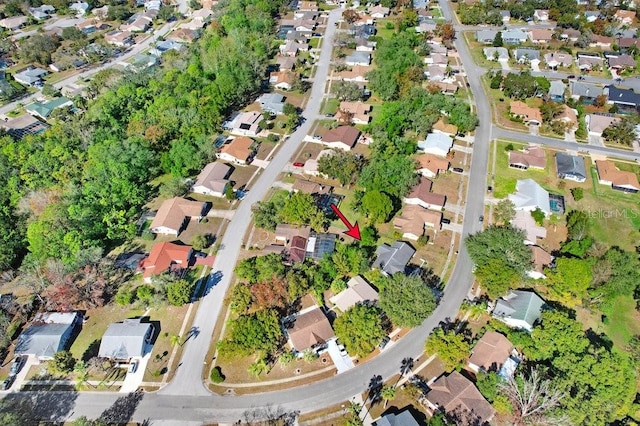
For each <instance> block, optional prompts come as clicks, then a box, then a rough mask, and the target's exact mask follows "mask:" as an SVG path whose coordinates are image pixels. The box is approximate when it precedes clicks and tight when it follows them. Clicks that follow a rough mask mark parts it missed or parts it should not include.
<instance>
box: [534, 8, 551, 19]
mask: <svg viewBox="0 0 640 426" xmlns="http://www.w3.org/2000/svg"><path fill="white" fill-rule="evenodd" d="M533 19H535V20H536V21H539V22H547V21H548V20H549V11H548V10H547V9H536V10H535V11H534V12H533Z"/></svg>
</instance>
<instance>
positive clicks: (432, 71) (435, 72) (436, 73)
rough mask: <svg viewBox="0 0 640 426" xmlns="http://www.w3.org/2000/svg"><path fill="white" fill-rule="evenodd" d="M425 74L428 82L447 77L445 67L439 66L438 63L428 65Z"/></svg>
mask: <svg viewBox="0 0 640 426" xmlns="http://www.w3.org/2000/svg"><path fill="white" fill-rule="evenodd" d="M425 76H426V77H427V80H429V82H430V83H431V82H436V81H442V80H444V79H445V78H446V77H447V75H446V69H445V68H443V67H441V66H440V65H428V66H427V71H425Z"/></svg>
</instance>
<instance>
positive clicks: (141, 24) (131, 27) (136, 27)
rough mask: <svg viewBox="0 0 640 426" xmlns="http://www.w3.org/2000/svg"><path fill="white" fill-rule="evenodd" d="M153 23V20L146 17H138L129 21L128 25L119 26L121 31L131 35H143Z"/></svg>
mask: <svg viewBox="0 0 640 426" xmlns="http://www.w3.org/2000/svg"><path fill="white" fill-rule="evenodd" d="M152 23H153V19H151V18H150V17H148V16H142V15H140V16H138V17H137V18H136V19H134V20H133V21H131V23H130V24H124V25H121V26H120V30H121V31H131V32H132V33H143V32H145V31H147V30H148V29H149V28H151V24H152Z"/></svg>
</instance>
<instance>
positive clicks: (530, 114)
mask: <svg viewBox="0 0 640 426" xmlns="http://www.w3.org/2000/svg"><path fill="white" fill-rule="evenodd" d="M510 107H511V114H513V115H518V116H522V117H524V120H525V121H532V120H535V121H537V122H538V123H542V113H541V112H540V108H533V107H530V106H529V105H527V104H525V103H524V102H522V101H512V102H511V104H510Z"/></svg>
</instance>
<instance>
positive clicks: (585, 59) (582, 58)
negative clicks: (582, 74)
mask: <svg viewBox="0 0 640 426" xmlns="http://www.w3.org/2000/svg"><path fill="white" fill-rule="evenodd" d="M603 66H604V59H602V58H601V57H599V56H594V55H581V54H578V68H580V70H589V71H590V70H600V69H603Z"/></svg>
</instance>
